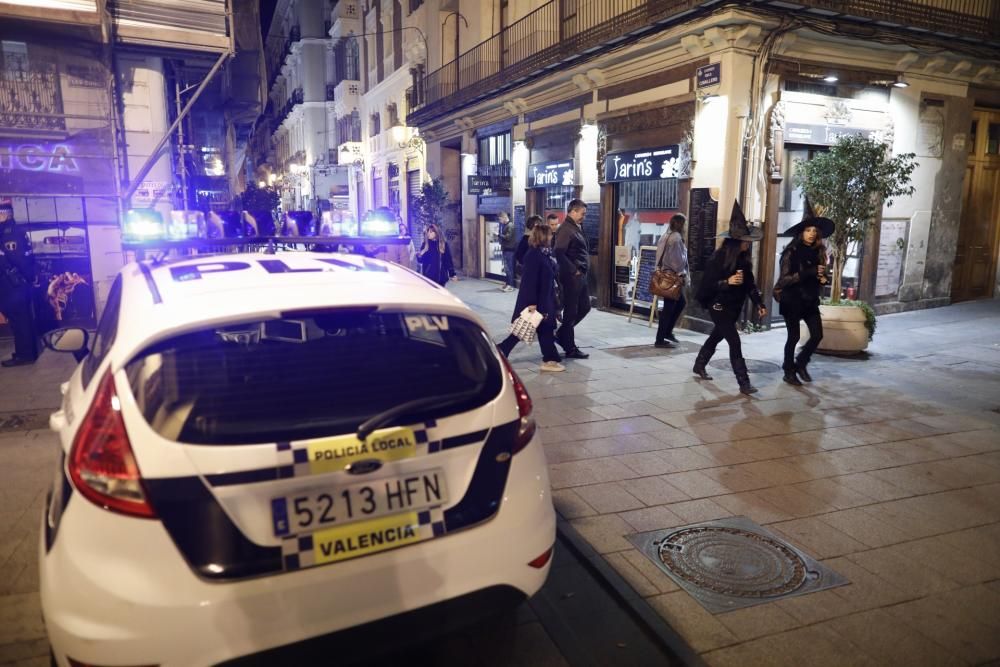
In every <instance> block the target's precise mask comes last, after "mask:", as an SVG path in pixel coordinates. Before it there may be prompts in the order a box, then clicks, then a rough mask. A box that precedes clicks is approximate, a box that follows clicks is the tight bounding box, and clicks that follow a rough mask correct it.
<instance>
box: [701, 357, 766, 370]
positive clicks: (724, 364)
mask: <svg viewBox="0 0 1000 667" xmlns="http://www.w3.org/2000/svg"><path fill="white" fill-rule="evenodd" d="M745 361H746V362H747V370H748V371H750V372H751V373H780V372H781V366H779V365H778V364H772V363H771V362H770V361H758V360H756V359H746V360H745ZM708 365H709V366H711V367H712V368H718V369H719V370H720V371H732V370H733V365H732V364H731V363H729V359H716V360H715V361H710V362H708Z"/></svg>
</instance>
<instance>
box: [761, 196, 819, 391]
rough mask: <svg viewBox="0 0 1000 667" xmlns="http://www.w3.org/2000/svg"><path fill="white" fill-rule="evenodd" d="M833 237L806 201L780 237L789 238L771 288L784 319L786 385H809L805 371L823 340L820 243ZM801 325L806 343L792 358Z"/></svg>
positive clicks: (807, 374) (810, 377) (783, 365)
mask: <svg viewBox="0 0 1000 667" xmlns="http://www.w3.org/2000/svg"><path fill="white" fill-rule="evenodd" d="M830 234H833V220H830V219H829V218H821V217H819V216H817V215H816V213H815V212H814V211H813V208H812V206H810V205H809V199H808V198H807V199H806V210H805V214H804V216H803V218H802V221H801V222H800V223H799V224H797V225H795V226H794V227H791V228H790V229H788V230H787V231H786V232H784V233H783V234H782V236H791V237H793V239H792V241H791V242H790V243H789V244H788V245H787V246H786V247H785V249H784V251H782V253H781V269H780V271H781V273H780V275H779V277H778V282H777V283H775V285H774V294H775V298H777V299H778V304H779V311H780V312H781V316H782V317H783V318H785V331H786V333H787V335H788V338H787V339H786V340H785V362H784V363H783V364H782V366H781V368H782V369H783V370H784V371H785V377H784V380H785V382H787V383H788V384H792V385H796V386H801V385H802V382H800V381H799V378H802V380H804V381H805V382H811V381H812V376H810V375H809V371H808V370H806V367H807V366H808V365H809V359H810V358H812V355H813V352H815V351H816V347H817V346H818V345H819V342H820V341H821V340H822V339H823V320H822V319H821V318H820V315H819V295H820V292H821V291H822V289H823V285H825V284H826V283H827V277H826V247H825V246H824V245H823V239H825V238H826V237H828V236H830ZM803 321H804V322H805V323H806V326H807V327H808V328H809V340H808V341H806V344H805V345H803V346H802V350H800V351H799V356H798V358H795V356H794V355H795V346H796V345H797V344H798V342H799V323H800V322H803Z"/></svg>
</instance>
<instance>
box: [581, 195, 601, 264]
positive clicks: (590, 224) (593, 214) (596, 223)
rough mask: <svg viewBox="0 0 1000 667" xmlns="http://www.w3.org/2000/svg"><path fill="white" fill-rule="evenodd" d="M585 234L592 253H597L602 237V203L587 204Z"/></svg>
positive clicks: (583, 222)
mask: <svg viewBox="0 0 1000 667" xmlns="http://www.w3.org/2000/svg"><path fill="white" fill-rule="evenodd" d="M581 226H582V227H583V235H584V237H586V239H587V246H588V247H589V248H590V254H591V255H596V254H597V246H598V243H599V242H600V238H601V205H600V204H599V203H597V204H587V213H586V215H584V216H583V221H582V225H581Z"/></svg>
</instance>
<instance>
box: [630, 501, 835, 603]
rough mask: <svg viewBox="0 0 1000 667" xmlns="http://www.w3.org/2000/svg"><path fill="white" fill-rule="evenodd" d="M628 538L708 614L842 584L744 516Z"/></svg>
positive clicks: (829, 571)
mask: <svg viewBox="0 0 1000 667" xmlns="http://www.w3.org/2000/svg"><path fill="white" fill-rule="evenodd" d="M629 539H630V540H631V541H632V543H633V544H635V545H636V546H637V547H638V548H639V549H640V550H641V551H642V552H643V553H644V554H645V555H646V557H647V558H649V559H650V560H652V561H653V562H654V563H656V565H658V566H659V567H660V569H662V570H663V571H664V572H665V573H666V574H667V575H669V576H670V578H671V579H673V580H674V581H675V582H676V583H677V584H678V585H679V586H681V587H682V588H684V590H686V591H687V592H688V593H690V594H691V595H692V596H693V597H694V598H695V599H696V600H698V602H700V603H701V605H702V606H703V607H705V608H706V609H708V610H709V611H710V612H712V613H720V612H724V611H730V610H732V609H740V608H742V607H749V606H752V605H755V604H761V603H763V602H772V601H774V600H779V599H781V598H785V597H791V596H793V595H804V594H806V593H813V592H815V591H818V590H822V589H824V588H831V587H833V586H840V585H843V584H846V583H847V580H846V579H844V578H843V577H841V576H840V575H838V574H837V573H835V572H833V571H832V570H830V569H829V568H826V567H824V566H822V565H820V564H819V563H817V562H816V561H815V560H813V559H812V558H810V557H809V556H807V555H805V554H804V553H802V552H801V551H800V550H798V549H796V548H795V547H793V546H792V545H790V544H788V543H787V542H785V541H784V540H782V539H780V538H778V537H777V536H776V535H774V534H772V533H770V532H768V531H767V530H766V529H764V528H763V527H761V526H759V525H757V524H755V523H754V522H753V521H750V520H749V519H747V518H745V517H735V518H732V519H721V520H719V521H710V522H708V523H701V524H695V525H692V526H684V527H682V528H670V529H668V530H657V531H653V532H650V533H640V534H638V535H631V536H629Z"/></svg>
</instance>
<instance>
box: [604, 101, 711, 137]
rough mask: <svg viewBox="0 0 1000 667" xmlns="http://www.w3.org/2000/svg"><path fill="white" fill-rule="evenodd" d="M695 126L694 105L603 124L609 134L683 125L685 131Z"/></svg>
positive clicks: (670, 108)
mask: <svg viewBox="0 0 1000 667" xmlns="http://www.w3.org/2000/svg"><path fill="white" fill-rule="evenodd" d="M693 124H694V103H693V102H690V103H684V104H673V105H671V106H665V107H658V108H655V109H648V110H646V111H639V112H637V113H632V114H627V115H623V116H616V117H614V118H608V119H607V120H605V121H604V122H603V123H602V126H603V127H604V128H605V131H606V132H607V133H608V134H625V133H627V132H640V131H642V130H652V129H655V128H658V127H664V126H667V125H681V126H683V127H684V128H685V130H686V129H687V128H688V127H689V126H692V125H693Z"/></svg>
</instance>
